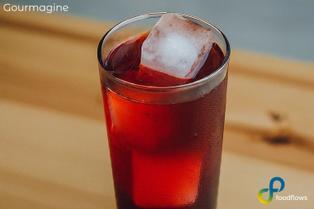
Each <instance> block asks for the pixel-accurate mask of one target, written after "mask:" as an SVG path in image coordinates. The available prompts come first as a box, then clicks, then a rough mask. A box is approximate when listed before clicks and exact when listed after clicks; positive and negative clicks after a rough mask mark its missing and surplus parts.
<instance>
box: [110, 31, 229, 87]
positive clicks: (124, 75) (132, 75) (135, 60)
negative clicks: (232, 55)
mask: <svg viewBox="0 0 314 209" xmlns="http://www.w3.org/2000/svg"><path fill="white" fill-rule="evenodd" d="M147 35H148V34H147V33H144V34H142V35H140V36H138V37H135V38H133V39H130V40H128V41H126V42H124V43H122V44H120V45H119V46H117V47H116V48H114V49H113V50H112V51H111V52H110V53H109V55H108V57H107V58H106V60H105V69H106V70H108V71H111V72H112V74H113V75H114V76H116V77H118V78H120V79H123V80H125V81H129V82H131V83H136V84H141V85H146V86H174V85H180V84H185V83H190V82H193V81H196V80H199V79H201V78H204V77H206V76H207V75H209V74H211V73H212V72H214V71H215V70H216V69H217V68H218V67H219V66H220V65H221V64H222V62H223V59H224V55H223V52H222V50H221V49H220V48H219V46H218V45H217V44H216V43H213V45H212V48H211V50H210V51H209V54H208V56H207V59H206V61H205V63H204V65H203V67H202V68H201V69H200V70H199V72H198V73H197V75H196V76H195V78H193V79H180V78H176V77H173V76H170V75H167V74H165V73H162V72H158V71H155V70H152V69H150V68H147V67H145V66H143V65H141V64H140V60H141V47H142V44H143V42H144V41H145V39H146V37H147Z"/></svg>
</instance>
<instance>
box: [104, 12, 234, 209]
mask: <svg viewBox="0 0 314 209" xmlns="http://www.w3.org/2000/svg"><path fill="white" fill-rule="evenodd" d="M163 14H164V13H151V14H146V15H141V16H137V17H134V18H131V19H128V20H126V21H123V22H121V23H119V24H117V25H116V26H114V27H113V28H112V29H110V30H109V31H108V32H107V33H106V34H105V35H104V37H103V38H102V39H101V41H100V43H99V46H98V61H99V70H100V77H101V86H102V93H103V104H104V110H105V118H106V125H107V135H108V140H109V146H110V156H111V164H112V172H113V178H114V186H115V193H116V201H117V207H118V209H214V208H215V207H216V199H217V190H218V182H219V170H220V159H221V149H222V138H223V129H224V115H225V105H226V86H227V68H228V62H229V56H230V46H229V43H228V40H227V39H226V37H225V36H224V34H223V33H222V32H221V31H220V30H219V29H217V28H216V27H214V26H213V25H211V24H209V23H207V22H204V21H202V20H200V19H199V18H196V17H192V16H188V15H182V16H183V17H185V18H186V19H188V20H189V21H192V22H193V23H195V24H198V25H200V26H201V27H204V28H206V29H209V30H210V31H211V32H212V33H213V34H214V37H215V40H214V41H215V43H214V44H213V45H212V48H211V50H210V52H209V54H208V57H207V59H206V61H205V62H204V64H203V66H202V68H201V70H200V71H199V73H198V74H197V75H196V77H195V78H193V79H189V80H181V79H178V78H175V77H172V76H169V75H167V74H163V73H157V72H154V71H151V70H150V69H146V68H144V67H141V66H140V57H141V46H142V43H143V41H144V40H145V39H146V38H147V34H148V32H147V31H149V30H150V29H149V28H150V27H151V26H152V25H153V24H154V23H155V22H156V21H157V20H158V19H159V18H160V17H161V15H163ZM139 25H140V26H141V27H138V26H139ZM134 28H137V29H134ZM125 29H126V30H125ZM145 31H146V32H145Z"/></svg>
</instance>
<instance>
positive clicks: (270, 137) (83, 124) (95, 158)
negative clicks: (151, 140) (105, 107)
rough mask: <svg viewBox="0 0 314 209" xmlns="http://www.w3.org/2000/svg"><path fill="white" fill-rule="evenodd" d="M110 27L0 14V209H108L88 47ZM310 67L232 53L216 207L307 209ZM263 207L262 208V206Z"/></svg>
mask: <svg viewBox="0 0 314 209" xmlns="http://www.w3.org/2000/svg"><path fill="white" fill-rule="evenodd" d="M111 25H112V23H101V22H94V21H88V20H84V19H79V18H73V17H63V16H52V15H38V14H18V15H15V14H12V13H11V14H9V13H3V12H0V43H1V47H0V117H1V119H0V208H4V209H11V208H12V209H15V208H30V209H34V208H41V209H45V208H47V209H50V208H68V209H70V208H73V209H74V208H105V209H111V208H114V197H113V186H112V180H111V173H110V172H111V171H110V161H109V157H108V148H107V142H106V134H105V128H104V121H103V111H102V104H101V97H100V87H99V77H98V67H97V59H96V46H97V43H98V40H99V39H100V37H101V36H102V34H104V32H105V31H106V30H108V28H109V27H110V26H111ZM313 130H314V64H313V63H301V62H297V61H291V60H281V59H277V58H273V57H269V56H266V55H258V54H253V53H250V52H244V51H238V50H233V51H232V57H231V64H230V77H229V84H228V105H227V114H226V131H225V137H224V153H223V163H222V175H221V181H220V194H219V208H221V209H228V208H262V207H264V206H263V205H260V204H259V203H258V201H257V199H256V194H257V191H258V190H259V189H261V188H263V187H266V186H267V185H268V181H269V178H270V177H271V176H282V177H283V178H285V179H286V184H287V189H286V191H284V192H282V194H283V195H284V194H286V195H287V194H297V195H308V196H309V197H312V199H310V200H308V201H293V202H291V201H273V202H272V203H271V204H270V205H269V208H304V209H312V208H313V197H314V193H313V188H314V174H313V172H314V163H313V160H314V133H313ZM267 207H268V206H267Z"/></svg>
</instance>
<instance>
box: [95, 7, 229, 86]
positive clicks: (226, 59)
mask: <svg viewBox="0 0 314 209" xmlns="http://www.w3.org/2000/svg"><path fill="white" fill-rule="evenodd" d="M166 13H172V12H153V13H146V14H142V15H138V16H135V17H131V18H128V19H126V20H123V21H121V22H119V23H117V24H116V25H114V26H113V27H112V28H110V29H109V30H108V31H107V32H106V33H105V34H104V35H103V37H102V38H101V39H100V41H99V44H98V47H97V58H98V62H99V64H100V66H101V68H102V69H101V70H103V71H104V73H105V75H106V76H107V77H108V78H109V79H110V80H113V81H115V82H118V83H120V84H121V85H123V86H128V87H131V88H135V89H139V90H144V91H152V92H166V91H169V90H176V89H185V88H192V87H195V86H200V85H202V84H204V83H206V81H208V80H210V79H213V78H214V77H216V76H218V75H219V74H220V72H221V71H223V70H224V69H225V67H226V65H227V64H228V62H229V60H230V54H231V48H230V44H229V41H228V39H227V37H226V36H225V34H224V33H223V32H222V31H221V30H220V29H218V27H216V26H215V25H213V24H211V23H209V22H207V21H204V20H202V19H200V18H198V17H195V16H192V15H187V14H183V13H175V14H179V15H181V16H183V17H187V18H189V19H192V20H196V21H199V22H202V23H203V24H206V25H208V26H210V27H211V28H213V29H215V30H216V31H217V32H218V33H219V34H220V35H221V36H222V37H223V39H224V42H225V44H226V54H225V57H224V59H223V61H222V63H221V65H220V66H219V67H218V68H217V69H216V70H215V71H214V72H212V73H210V74H209V75H207V76H205V77H204V78H201V79H199V80H196V81H193V82H190V83H186V84H180V85H173V86H150V85H142V84H136V83H132V82H129V81H126V80H123V79H120V78H118V77H116V76H114V75H112V74H111V73H109V72H108V71H107V70H106V69H105V67H104V63H103V56H102V55H103V47H104V44H105V42H106V40H107V37H109V36H110V35H111V34H112V33H114V32H115V31H117V30H119V29H121V28H123V27H125V26H127V25H129V24H131V23H134V22H136V21H139V20H145V19H148V18H154V17H160V16H161V15H163V14H166Z"/></svg>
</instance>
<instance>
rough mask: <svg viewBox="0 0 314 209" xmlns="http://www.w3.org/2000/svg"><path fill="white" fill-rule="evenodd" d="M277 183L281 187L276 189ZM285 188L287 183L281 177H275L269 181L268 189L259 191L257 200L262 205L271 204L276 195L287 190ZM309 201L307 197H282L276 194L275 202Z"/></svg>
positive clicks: (292, 195) (291, 195)
mask: <svg viewBox="0 0 314 209" xmlns="http://www.w3.org/2000/svg"><path fill="white" fill-rule="evenodd" d="M276 183H279V187H275V184H276ZM277 186H278V185H277ZM285 186H286V183H285V181H284V180H283V178H281V177H279V176H276V177H273V178H271V179H270V181H269V186H268V188H263V189H261V190H259V192H258V194H257V199H258V200H259V202H260V203H262V204H269V203H270V202H271V201H272V200H273V198H274V194H276V193H279V192H282V191H283V190H284V189H285ZM265 196H267V197H266V199H265V198H264V197H265ZM307 199H308V198H307V196H306V195H303V196H298V195H294V194H290V195H285V196H281V195H278V194H276V196H275V200H288V201H289V200H307Z"/></svg>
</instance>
